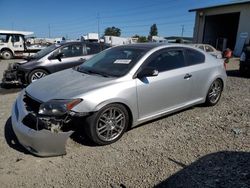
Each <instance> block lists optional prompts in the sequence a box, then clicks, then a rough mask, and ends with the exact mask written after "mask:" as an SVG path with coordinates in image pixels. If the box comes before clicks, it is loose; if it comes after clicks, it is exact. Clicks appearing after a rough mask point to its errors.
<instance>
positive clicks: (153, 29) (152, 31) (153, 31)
mask: <svg viewBox="0 0 250 188" xmlns="http://www.w3.org/2000/svg"><path fill="white" fill-rule="evenodd" d="M157 35H158V29H157V26H156V24H153V25H152V26H151V27H150V32H149V36H148V40H151V39H152V36H157Z"/></svg>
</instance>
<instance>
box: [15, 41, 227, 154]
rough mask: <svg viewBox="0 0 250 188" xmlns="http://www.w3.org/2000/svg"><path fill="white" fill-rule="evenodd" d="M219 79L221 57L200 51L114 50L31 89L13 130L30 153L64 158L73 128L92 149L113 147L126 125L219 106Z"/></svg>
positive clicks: (18, 110) (21, 98)
mask: <svg viewBox="0 0 250 188" xmlns="http://www.w3.org/2000/svg"><path fill="white" fill-rule="evenodd" d="M225 82H226V72H225V69H224V65H223V62H222V60H218V59H216V58H214V57H212V56H211V55H209V54H207V53H205V52H203V51H201V50H199V49H196V48H193V47H190V46H186V45H181V44H174V45H170V44H168V45H160V44H133V45H123V46H117V47H113V48H110V49H108V50H105V51H103V52H101V53H99V54H97V55H96V56H94V57H92V58H91V59H89V60H87V61H86V62H85V63H83V64H82V65H80V66H79V67H78V68H77V69H68V70H64V71H61V72H58V73H55V74H52V75H49V76H46V77H45V78H43V79H41V80H38V81H36V82H34V83H32V84H31V85H29V86H28V87H27V88H26V89H24V90H23V91H22V92H21V93H20V94H19V96H18V98H17V100H16V102H15V103H14V105H13V109H12V117H11V118H12V126H13V129H14V132H15V133H16V135H17V138H18V140H19V141H20V143H21V144H22V145H23V146H24V147H26V148H27V149H28V150H29V151H30V152H32V153H34V154H36V155H39V156H48V155H60V154H65V143H66V140H67V138H68V137H69V136H70V135H71V134H72V133H73V132H74V131H75V129H74V126H73V125H78V126H82V127H83V128H84V130H85V133H86V134H87V135H88V138H89V139H90V140H92V141H93V142H94V143H95V144H97V145H106V144H111V143H113V142H116V141H117V140H118V139H120V138H121V136H122V135H123V134H124V132H125V131H126V130H127V129H128V128H129V127H134V126H136V125H139V124H141V123H143V122H146V121H149V120H152V119H155V118H158V117H161V116H165V115H166V114H170V113H173V112H176V111H179V110H181V109H184V108H188V107H190V106H193V105H197V104H200V103H205V104H206V105H209V106H213V105H215V104H217V103H218V101H219V99H220V97H221V93H222V90H223V88H224V86H225Z"/></svg>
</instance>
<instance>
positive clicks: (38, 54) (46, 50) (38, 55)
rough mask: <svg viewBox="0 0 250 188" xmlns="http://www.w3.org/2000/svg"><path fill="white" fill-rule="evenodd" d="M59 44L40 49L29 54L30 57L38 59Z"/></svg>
mask: <svg viewBox="0 0 250 188" xmlns="http://www.w3.org/2000/svg"><path fill="white" fill-rule="evenodd" d="M59 46H60V45H56V44H53V45H50V46H48V47H46V48H44V49H42V50H40V51H39V52H37V53H36V54H35V55H33V56H31V58H32V59H40V58H42V57H44V56H45V55H47V54H49V53H50V52H52V51H53V50H55V49H56V48H58V47H59Z"/></svg>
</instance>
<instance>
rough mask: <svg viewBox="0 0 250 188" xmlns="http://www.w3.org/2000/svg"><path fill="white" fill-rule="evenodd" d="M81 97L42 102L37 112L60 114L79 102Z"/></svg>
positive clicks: (51, 114)
mask: <svg viewBox="0 0 250 188" xmlns="http://www.w3.org/2000/svg"><path fill="white" fill-rule="evenodd" d="M81 101H82V99H53V100H49V101H47V102H45V103H42V104H41V105H40V107H39V111H38V114H40V115H46V116H62V115H64V114H66V113H67V112H68V111H70V110H71V109H72V108H73V107H74V106H76V105H77V104H79V103H80V102H81Z"/></svg>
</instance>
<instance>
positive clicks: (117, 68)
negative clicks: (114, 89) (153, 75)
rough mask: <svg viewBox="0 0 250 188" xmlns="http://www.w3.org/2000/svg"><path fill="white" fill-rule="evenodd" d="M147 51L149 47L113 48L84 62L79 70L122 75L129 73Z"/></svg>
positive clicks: (103, 74)
mask: <svg viewBox="0 0 250 188" xmlns="http://www.w3.org/2000/svg"><path fill="white" fill-rule="evenodd" d="M147 51H148V49H145V48H135V47H122V46H120V47H115V48H111V49H108V50H105V51H103V52H101V53H99V54H97V55H95V56H94V57H93V58H91V59H89V60H87V61H86V62H84V63H83V64H82V65H81V66H80V67H79V68H78V71H79V72H84V73H89V74H91V73H92V74H100V75H102V76H114V77H120V76H123V75H125V74H127V73H128V72H129V70H130V69H131V68H132V67H133V66H134V65H135V64H136V62H137V61H138V60H139V59H140V58H141V57H142V56H143V55H144V54H145V53H146V52H147Z"/></svg>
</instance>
